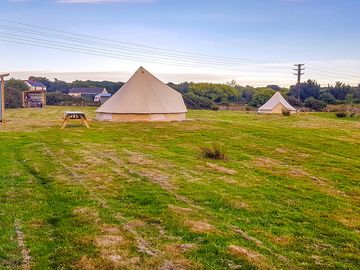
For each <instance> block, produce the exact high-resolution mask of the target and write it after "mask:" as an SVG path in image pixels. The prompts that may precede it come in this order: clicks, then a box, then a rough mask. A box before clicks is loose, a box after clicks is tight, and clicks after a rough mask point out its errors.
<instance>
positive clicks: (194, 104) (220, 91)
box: [5, 77, 360, 111]
mask: <svg viewBox="0 0 360 270" xmlns="http://www.w3.org/2000/svg"><path fill="white" fill-rule="evenodd" d="M30 79H32V80H35V81H39V82H41V83H43V84H44V85H45V86H46V87H47V104H49V105H80V104H85V105H95V104H92V102H91V101H90V100H86V99H81V98H80V99H79V98H74V97H71V96H69V95H68V92H69V90H70V89H71V88H73V87H101V88H106V90H107V91H108V92H109V93H111V94H114V93H116V91H117V90H118V89H120V88H121V86H123V85H124V83H123V82H110V81H90V80H88V81H80V80H76V81H73V82H72V83H68V82H65V81H61V80H58V79H54V80H53V81H51V80H49V79H47V78H45V77H30ZM168 85H169V86H170V87H171V88H173V89H175V90H176V91H178V92H180V93H181V94H182V95H183V97H184V101H185V103H186V105H187V107H188V108H189V109H217V108H218V107H219V106H238V105H246V106H249V108H251V107H253V108H256V107H259V106H261V105H262V104H264V103H265V102H266V101H267V100H268V99H269V98H270V97H271V96H272V95H273V94H274V93H275V92H276V91H280V92H281V94H282V95H283V96H284V97H285V98H286V99H287V100H288V102H289V103H290V104H291V105H293V106H295V107H308V108H310V109H312V110H315V111H320V110H322V109H324V108H325V107H326V106H327V105H328V104H355V103H357V104H360V84H359V85H358V86H356V87H353V86H350V85H347V84H345V83H342V82H336V83H335V85H333V86H332V85H328V86H325V87H322V86H320V84H318V83H317V82H316V81H315V80H308V81H306V82H303V83H301V88H300V89H301V91H300V100H298V99H297V96H298V92H297V91H298V90H297V86H291V87H290V88H282V87H279V86H277V85H268V86H266V87H252V86H241V85H239V84H237V83H236V81H231V82H229V83H227V84H219V83H193V82H183V83H179V84H175V83H171V82H170V83H168ZM25 90H27V86H26V84H25V83H24V82H23V81H21V80H16V79H10V80H9V81H7V82H6V85H5V106H6V107H8V108H17V107H21V105H22V101H21V98H22V93H21V92H22V91H25Z"/></svg>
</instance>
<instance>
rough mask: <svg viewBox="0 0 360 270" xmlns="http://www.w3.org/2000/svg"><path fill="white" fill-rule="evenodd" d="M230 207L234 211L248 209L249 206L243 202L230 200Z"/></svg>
mask: <svg viewBox="0 0 360 270" xmlns="http://www.w3.org/2000/svg"><path fill="white" fill-rule="evenodd" d="M230 205H231V206H232V207H234V208H235V209H249V205H248V204H247V203H245V202H242V201H240V200H231V201H230Z"/></svg>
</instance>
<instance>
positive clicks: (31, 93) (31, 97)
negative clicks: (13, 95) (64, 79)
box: [22, 90, 46, 108]
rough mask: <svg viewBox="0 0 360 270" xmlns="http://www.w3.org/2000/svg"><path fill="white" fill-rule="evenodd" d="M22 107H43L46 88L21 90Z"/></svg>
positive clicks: (44, 105)
mask: <svg viewBox="0 0 360 270" xmlns="http://www.w3.org/2000/svg"><path fill="white" fill-rule="evenodd" d="M22 100H23V108H45V107H46V90H28V91H24V92H23V99H22Z"/></svg>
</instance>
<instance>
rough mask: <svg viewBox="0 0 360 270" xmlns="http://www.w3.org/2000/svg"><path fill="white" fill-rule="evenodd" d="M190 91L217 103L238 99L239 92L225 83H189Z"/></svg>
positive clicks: (236, 100) (231, 101)
mask: <svg viewBox="0 0 360 270" xmlns="http://www.w3.org/2000/svg"><path fill="white" fill-rule="evenodd" d="M190 93H193V94H195V95H197V96H201V97H206V98H208V99H210V100H211V101H212V102H215V103H217V104H224V103H233V102H238V101H239V100H240V92H239V91H238V90H237V89H235V88H233V87H231V86H229V85H226V84H214V83H196V84H195V83H190Z"/></svg>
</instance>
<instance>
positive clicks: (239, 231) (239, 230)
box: [233, 227, 263, 247]
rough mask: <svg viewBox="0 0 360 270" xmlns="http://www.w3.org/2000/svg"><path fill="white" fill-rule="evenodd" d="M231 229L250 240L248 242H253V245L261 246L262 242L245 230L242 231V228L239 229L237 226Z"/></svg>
mask: <svg viewBox="0 0 360 270" xmlns="http://www.w3.org/2000/svg"><path fill="white" fill-rule="evenodd" d="M233 231H234V232H235V233H237V234H239V235H241V237H242V238H244V239H246V240H248V241H250V242H253V243H254V244H255V245H257V246H258V247H261V246H263V243H262V242H261V241H260V240H258V239H256V238H255V237H252V236H250V235H248V234H247V233H246V232H244V231H243V230H241V229H240V228H238V227H233Z"/></svg>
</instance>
